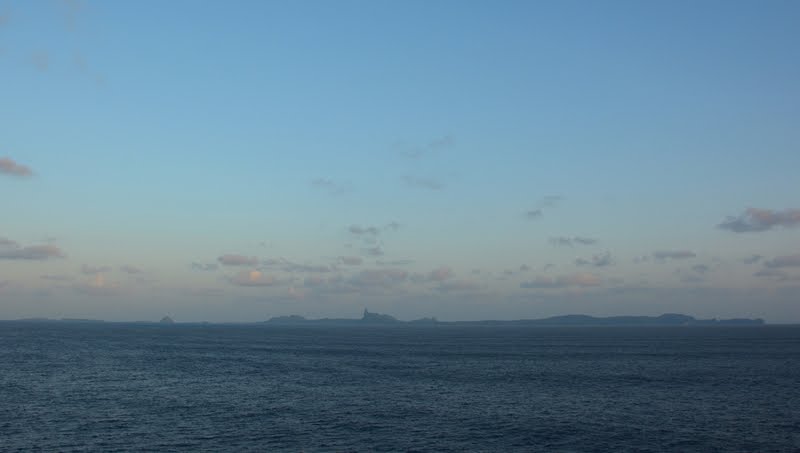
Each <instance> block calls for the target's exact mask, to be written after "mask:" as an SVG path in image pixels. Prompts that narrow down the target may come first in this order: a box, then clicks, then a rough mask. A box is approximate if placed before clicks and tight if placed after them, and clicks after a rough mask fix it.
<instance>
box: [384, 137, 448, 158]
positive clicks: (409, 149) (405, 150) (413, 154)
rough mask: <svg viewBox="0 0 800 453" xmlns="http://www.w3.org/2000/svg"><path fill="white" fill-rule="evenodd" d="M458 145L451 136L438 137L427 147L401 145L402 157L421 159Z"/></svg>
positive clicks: (426, 145)
mask: <svg viewBox="0 0 800 453" xmlns="http://www.w3.org/2000/svg"><path fill="white" fill-rule="evenodd" d="M455 144H456V140H455V138H454V137H453V136H451V135H443V136H441V137H436V138H434V139H433V140H431V141H429V142H428V143H427V144H425V145H409V144H405V143H399V144H398V146H399V147H400V155H401V156H403V157H405V158H408V159H421V158H423V157H426V156H428V155H430V154H433V153H435V152H437V151H440V150H443V149H447V148H450V147H452V146H454V145H455Z"/></svg>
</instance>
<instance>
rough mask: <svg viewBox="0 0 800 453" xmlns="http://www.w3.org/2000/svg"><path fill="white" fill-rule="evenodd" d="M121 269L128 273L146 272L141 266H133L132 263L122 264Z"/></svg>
mask: <svg viewBox="0 0 800 453" xmlns="http://www.w3.org/2000/svg"><path fill="white" fill-rule="evenodd" d="M119 270H121V271H122V272H125V273H126V274H141V273H142V272H144V271H142V269H141V268H139V267H136V266H133V265H130V264H124V265H122V266H120V267H119Z"/></svg>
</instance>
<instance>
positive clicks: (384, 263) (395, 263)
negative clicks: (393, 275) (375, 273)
mask: <svg viewBox="0 0 800 453" xmlns="http://www.w3.org/2000/svg"><path fill="white" fill-rule="evenodd" d="M375 264H377V265H378V266H408V265H409V264H414V260H394V261H380V260H378V261H376V262H375Z"/></svg>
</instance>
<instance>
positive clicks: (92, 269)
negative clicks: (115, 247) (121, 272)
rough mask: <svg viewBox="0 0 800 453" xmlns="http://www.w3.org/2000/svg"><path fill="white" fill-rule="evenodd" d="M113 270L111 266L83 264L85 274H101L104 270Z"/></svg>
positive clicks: (82, 270)
mask: <svg viewBox="0 0 800 453" xmlns="http://www.w3.org/2000/svg"><path fill="white" fill-rule="evenodd" d="M111 270H112V269H111V267H110V266H90V265H88V264H84V265H82V266H81V273H82V274H85V275H95V274H101V273H103V272H111Z"/></svg>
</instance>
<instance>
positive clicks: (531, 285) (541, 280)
mask: <svg viewBox="0 0 800 453" xmlns="http://www.w3.org/2000/svg"><path fill="white" fill-rule="evenodd" d="M600 283H601V280H600V277H598V276H596V275H594V274H589V273H578V274H570V275H561V276H559V277H548V276H538V277H536V278H535V279H533V280H529V281H526V282H522V283H520V285H519V287H520V288H524V289H557V288H568V287H572V286H578V287H586V286H598V285H600Z"/></svg>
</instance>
